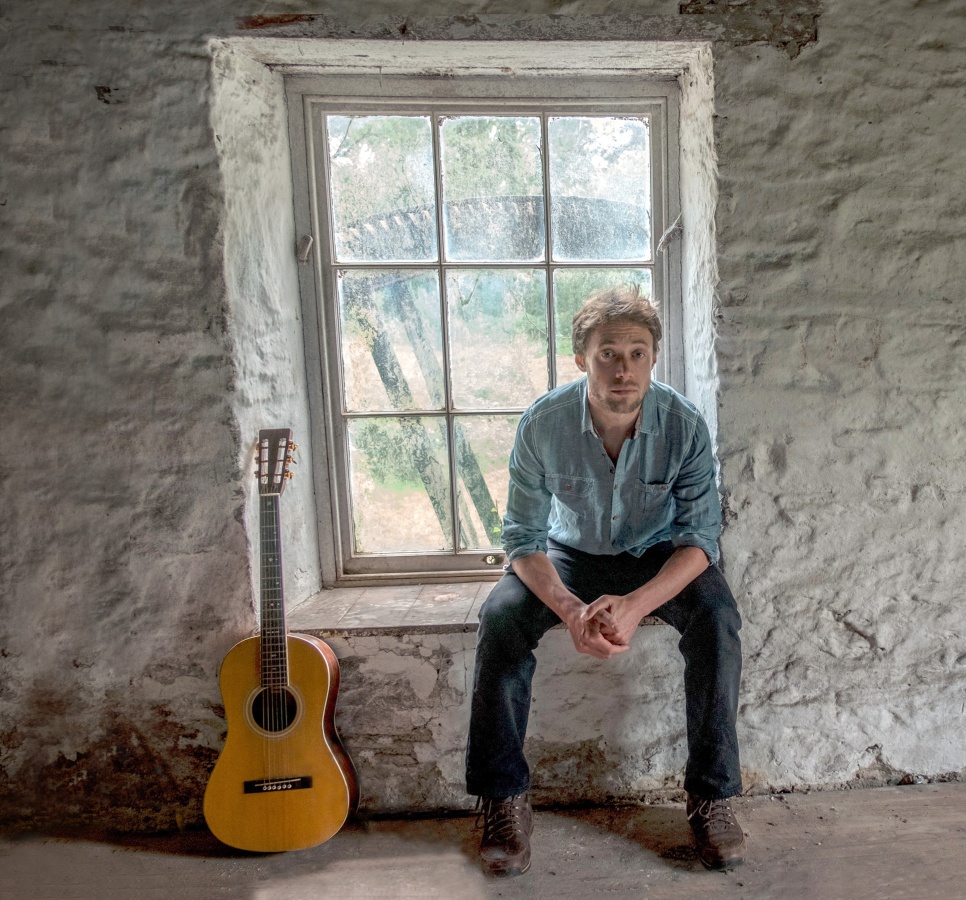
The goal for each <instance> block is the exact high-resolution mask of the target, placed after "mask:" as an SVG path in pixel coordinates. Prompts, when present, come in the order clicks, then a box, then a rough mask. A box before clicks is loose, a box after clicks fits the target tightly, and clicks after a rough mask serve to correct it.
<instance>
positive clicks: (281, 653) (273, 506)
mask: <svg viewBox="0 0 966 900" xmlns="http://www.w3.org/2000/svg"><path fill="white" fill-rule="evenodd" d="M278 510H279V496H278V494H269V495H262V496H261V497H259V531H260V538H261V540H260V546H261V566H260V570H259V576H260V582H261V618H262V637H261V662H262V687H263V688H271V687H276V688H277V687H286V686H287V685H288V644H287V642H286V630H285V605H284V597H283V595H282V537H281V533H280V530H279V519H278Z"/></svg>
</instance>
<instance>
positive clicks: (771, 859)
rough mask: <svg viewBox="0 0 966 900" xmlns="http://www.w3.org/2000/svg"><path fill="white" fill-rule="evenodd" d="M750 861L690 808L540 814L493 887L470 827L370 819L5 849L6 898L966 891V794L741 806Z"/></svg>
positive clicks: (40, 840)
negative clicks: (325, 834) (278, 847)
mask: <svg viewBox="0 0 966 900" xmlns="http://www.w3.org/2000/svg"><path fill="white" fill-rule="evenodd" d="M736 808H737V810H738V813H739V816H740V818H741V821H742V824H743V825H744V827H745V831H746V832H747V834H748V852H747V861H746V863H745V865H744V866H743V867H741V868H740V869H738V870H736V871H735V872H733V873H730V874H722V873H714V872H705V871H704V869H702V867H701V865H700V863H698V862H697V861H696V860H695V858H694V854H693V851H692V849H691V841H690V834H689V832H688V828H687V824H686V823H685V820H684V813H683V809H682V806H681V805H665V806H644V807H622V808H617V809H606V810H605V809H594V810H580V811H573V810H568V811H559V810H557V811H538V812H537V814H536V830H535V833H534V837H533V850H534V863H533V867H532V868H531V870H530V872H528V873H527V874H526V875H524V876H522V877H520V878H515V879H509V880H489V879H487V878H485V877H484V876H483V875H482V873H481V872H480V871H479V869H478V867H477V864H476V861H475V851H476V841H477V839H478V838H477V834H476V830H475V827H474V820H473V819H472V818H449V819H422V820H405V821H400V820H394V821H387V820H382V821H371V822H368V823H364V824H356V825H352V826H349V827H347V828H346V829H344V830H343V831H342V832H340V833H339V834H338V835H336V836H335V837H334V838H333V839H332V840H331V841H329V842H327V843H325V844H323V845H321V846H320V847H316V848H314V849H312V850H305V851H301V852H298V853H283V854H275V855H254V854H246V853H240V852H236V851H233V850H230V849H228V848H227V847H224V846H222V845H221V844H219V843H218V842H217V841H215V839H214V838H212V837H211V836H210V835H209V834H207V832H194V833H186V834H181V835H172V836H164V837H151V838H148V837H139V838H116V837H115V838H106V837H105V838H103V839H96V838H92V837H91V836H90V835H86V836H85V837H83V838H64V837H58V838H52V837H43V836H37V835H33V836H26V837H20V838H16V839H13V840H4V841H0V898H4V900H6V898H16V900H44V898H54V900H74V898H84V900H87V898H91V900H94V898H96V900H114V898H153V897H157V898H165V900H172V898H217V897H232V898H252V900H297V898H310V897H311V898H318V900H336V898H338V900H355V898H360V900H362V898H365V900H372V898H382V897H386V898H389V897H392V898H401V897H402V898H406V897H413V898H445V900H476V898H491V897H503V898H508V900H514V898H553V900H565V898H578V897H579V898H593V897H606V898H625V897H627V898H630V897H634V898H639V897H648V898H663V900H676V898H684V897H687V898H694V897H698V898H716V897H729V898H795V900H798V898H822V900H837V898H843V900H844V898H848V900H863V898H876V900H883V898H885V900H894V898H916V900H922V898H964V897H966V784H941V785H939V784H937V785H913V786H909V787H895V788H879V789H875V790H853V791H835V792H824V793H811V794H781V795H773V796H770V797H769V796H765V797H752V798H742V799H740V800H738V801H737V802H736Z"/></svg>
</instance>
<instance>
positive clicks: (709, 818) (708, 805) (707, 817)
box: [688, 800, 735, 834]
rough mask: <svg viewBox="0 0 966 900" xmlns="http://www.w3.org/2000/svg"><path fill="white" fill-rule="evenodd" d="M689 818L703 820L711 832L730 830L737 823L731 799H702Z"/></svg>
mask: <svg viewBox="0 0 966 900" xmlns="http://www.w3.org/2000/svg"><path fill="white" fill-rule="evenodd" d="M688 818H689V819H694V818H696V819H697V820H698V821H699V822H702V823H703V824H704V827H705V829H706V830H707V832H708V833H709V834H717V833H720V832H722V831H728V830H729V829H730V828H732V827H733V826H734V824H735V814H734V812H733V811H732V809H731V801H730V800H702V801H701V802H700V803H698V805H697V806H696V807H695V808H694V809H693V810H692V811H691V815H690V816H688Z"/></svg>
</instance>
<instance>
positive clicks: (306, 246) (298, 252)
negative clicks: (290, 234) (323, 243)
mask: <svg viewBox="0 0 966 900" xmlns="http://www.w3.org/2000/svg"><path fill="white" fill-rule="evenodd" d="M314 243H315V239H314V238H313V237H312V235H311V234H303V235H302V237H300V238H299V242H298V245H297V246H296V248H295V256H296V258H297V259H298V261H299V262H303V263H304V262H308V261H309V254H310V253H311V252H312V244H314Z"/></svg>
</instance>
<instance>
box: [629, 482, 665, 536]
mask: <svg viewBox="0 0 966 900" xmlns="http://www.w3.org/2000/svg"><path fill="white" fill-rule="evenodd" d="M637 490H638V495H637V503H636V504H635V505H636V507H637V510H638V513H639V514H640V516H641V518H642V521H643V522H646V523H647V524H648V525H650V526H651V527H653V528H654V529H659V528H661V527H663V526H665V525H668V524H670V522H671V518H672V516H673V514H674V494H673V492H672V491H671V485H670V484H660V483H651V484H649V483H647V482H645V481H640V482H638V485H637Z"/></svg>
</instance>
